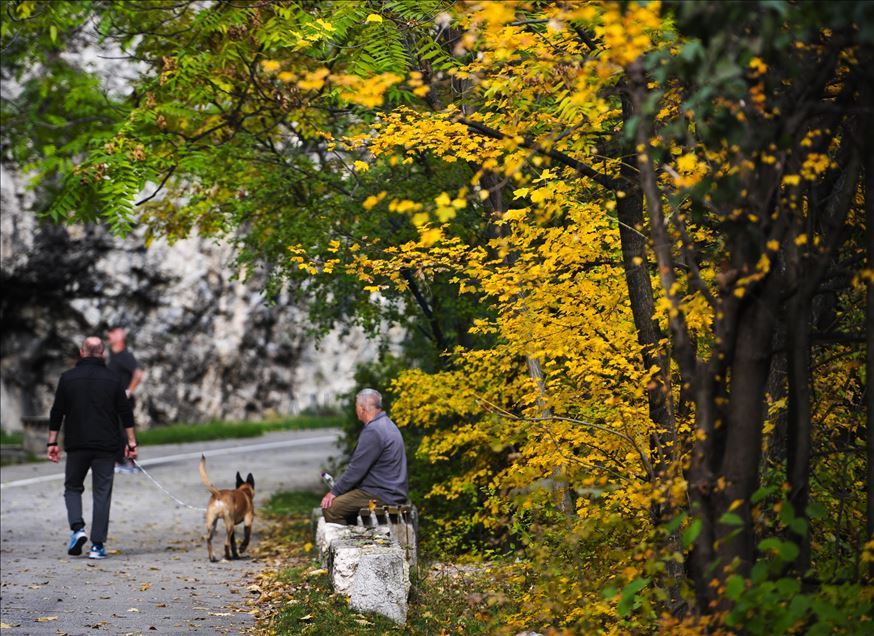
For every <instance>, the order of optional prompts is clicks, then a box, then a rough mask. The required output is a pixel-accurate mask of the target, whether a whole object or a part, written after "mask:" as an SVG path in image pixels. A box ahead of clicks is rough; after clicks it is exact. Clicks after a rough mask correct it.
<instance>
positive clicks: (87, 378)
mask: <svg viewBox="0 0 874 636" xmlns="http://www.w3.org/2000/svg"><path fill="white" fill-rule="evenodd" d="M79 357H80V360H79V362H77V363H76V366H75V368H73V369H70V370H69V371H66V372H64V373H63V374H62V375H61V379H60V380H59V381H58V389H57V391H56V392H55V402H54V404H52V410H51V415H50V418H51V420H50V423H49V441H48V445H47V447H48V458H49V459H50V460H51V461H53V462H55V463H57V461H58V460H59V459H60V456H61V451H60V449H59V448H58V431H60V429H61V425H63V426H64V450H66V451H67V465H66V467H65V481H64V502H65V503H66V504H67V518H68V519H69V521H70V529H71V530H72V531H73V534H72V535H71V536H70V542H69V544H68V545H67V554H71V555H79V554H82V545H83V544H84V543H85V542H86V541H87V540H88V536H87V535H86V534H85V522H84V521H83V519H82V493H83V492H84V491H85V486H84V483H85V476H86V475H87V474H88V470H89V469H90V470H91V488H92V499H93V509H94V510H93V516H92V519H91V544H92V545H91V551H90V552H89V553H88V556H89V558H92V559H103V558H105V557H106V548H105V547H104V545H103V544H104V542H105V541H106V534H107V532H108V531H109V506H110V503H111V500H112V480H113V476H114V472H113V467H114V465H115V456H116V453H117V450H118V425H119V421H121V423H122V425H123V426H124V428H125V431H126V433H127V446H126V448H125V456H126V457H129V458H131V459H136V457H137V440H136V436H135V435H134V416H133V411H131V407H130V402H129V401H128V399H127V397H126V396H125V388H127V387H125V386H123V384H122V381H121V378H120V377H119V375H118V374H117V373H115V372H113V371H110V370H109V369H107V368H106V364H105V362H104V360H103V342H102V341H101V340H100V338H97V337H94V336H91V337H88V338H85V341H84V342H83V343H82V348H81V349H79Z"/></svg>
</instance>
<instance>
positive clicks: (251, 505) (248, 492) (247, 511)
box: [200, 455, 255, 563]
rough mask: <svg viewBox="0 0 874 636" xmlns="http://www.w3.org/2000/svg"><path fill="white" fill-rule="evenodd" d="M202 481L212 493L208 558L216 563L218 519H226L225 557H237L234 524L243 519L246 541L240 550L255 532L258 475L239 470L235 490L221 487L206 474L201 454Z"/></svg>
mask: <svg viewBox="0 0 874 636" xmlns="http://www.w3.org/2000/svg"><path fill="white" fill-rule="evenodd" d="M200 481H202V482H203V485H204V486H206V489H207V490H209V492H211V493H212V497H210V498H209V503H208V504H207V506H206V547H207V549H208V550H209V560H210V561H212V562H213V563H215V562H216V561H218V559H216V558H215V555H214V554H213V551H212V535H213V533H215V527H216V524H217V523H218V520H219V519H223V520H224V522H225V530H227V536H226V537H225V558H226V559H228V560H230V559H238V558H240V556H239V554H238V553H237V544H236V541H234V528H235V527H236V525H237V524H238V523H243V524H244V526H243V542H242V543H241V544H240V553H242V552H245V551H246V548H247V547H248V546H249V538H250V537H251V536H252V522H253V521H254V520H255V501H254V500H255V479H254V477H252V473H249V474H248V475H247V476H246V481H243V478H242V477H240V473H239V472H238V473H237V487H236V488H235V489H234V490H219V489H218V488H216V487H215V486H213V485H212V483H210V481H209V477H207V475H206V457H204V456H203V455H201V456H200Z"/></svg>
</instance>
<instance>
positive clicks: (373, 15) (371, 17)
mask: <svg viewBox="0 0 874 636" xmlns="http://www.w3.org/2000/svg"><path fill="white" fill-rule="evenodd" d="M364 21H365V22H382V16H381V15H379V14H376V13H371V14H370V15H369V16H367V19H366V20H364Z"/></svg>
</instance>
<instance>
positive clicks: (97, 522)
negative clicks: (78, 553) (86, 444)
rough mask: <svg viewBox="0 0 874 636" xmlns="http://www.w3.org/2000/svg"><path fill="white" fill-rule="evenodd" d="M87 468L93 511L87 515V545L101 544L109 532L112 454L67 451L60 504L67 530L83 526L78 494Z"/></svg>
mask: <svg viewBox="0 0 874 636" xmlns="http://www.w3.org/2000/svg"><path fill="white" fill-rule="evenodd" d="M89 468H90V469H91V490H92V494H93V497H92V500H93V502H94V503H93V505H94V510H93V511H92V515H91V531H90V535H91V543H100V544H102V543H103V542H104V541H106V534H107V532H108V531H109V506H110V503H111V502H112V480H113V477H114V472H115V453H110V452H106V451H99V450H73V451H67V465H66V467H65V480H64V502H65V503H66V504H67V519H68V520H69V521H70V530H73V531H75V530H79V529H80V528H82V527H83V526H84V525H85V521H84V520H83V519H82V493H83V492H84V491H85V485H84V484H85V476H86V475H87V474H88V469H89Z"/></svg>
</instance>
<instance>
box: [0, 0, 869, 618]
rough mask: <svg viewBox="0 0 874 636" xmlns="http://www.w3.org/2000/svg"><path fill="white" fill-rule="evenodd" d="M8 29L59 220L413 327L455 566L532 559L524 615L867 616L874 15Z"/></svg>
mask: <svg viewBox="0 0 874 636" xmlns="http://www.w3.org/2000/svg"><path fill="white" fill-rule="evenodd" d="M4 11H5V12H6V15H5V16H4V21H3V27H2V46H3V50H4V52H5V53H4V56H3V62H2V72H3V78H4V81H6V82H9V83H12V82H14V83H15V88H16V90H15V91H14V94H10V95H5V96H4V100H3V109H2V118H3V133H2V150H3V159H4V161H7V162H14V163H15V164H17V165H18V166H19V167H20V168H21V169H22V170H26V171H29V172H31V173H32V174H33V175H34V180H33V186H34V188H36V189H37V190H38V192H39V193H40V194H41V199H40V200H41V201H42V206H43V207H42V209H41V213H42V214H44V215H45V216H46V217H47V218H50V219H52V220H53V221H55V222H67V223H70V222H100V223H105V224H107V225H108V226H109V227H111V228H112V229H113V230H114V231H116V232H119V233H125V232H129V231H130V230H131V229H133V228H135V227H143V228H145V230H146V233H147V236H148V237H149V238H154V237H164V238H167V239H169V240H173V239H176V238H180V237H183V236H187V235H189V234H190V233H192V232H198V233H200V234H204V235H210V236H215V237H217V238H224V239H228V240H232V241H234V242H235V244H236V245H237V247H238V254H239V266H240V267H241V269H242V271H243V272H244V273H248V274H250V275H251V274H252V273H253V272H255V271H256V270H261V271H263V272H264V273H265V275H266V280H267V284H268V285H269V286H270V287H271V288H272V289H278V288H280V287H286V288H288V289H290V290H292V291H294V292H295V293H296V294H297V295H298V297H300V298H305V299H307V303H308V306H309V307H310V310H311V314H312V317H313V323H314V328H315V329H316V330H318V329H321V328H325V327H327V326H330V325H333V324H336V323H358V324H362V325H364V326H366V327H376V326H377V325H379V324H381V323H382V322H383V321H389V322H393V323H398V324H401V325H404V326H406V327H407V328H408V330H409V333H410V337H409V339H408V343H407V347H406V351H405V360H404V361H403V362H402V363H395V364H394V365H393V366H391V373H390V374H389V375H391V378H387V379H386V380H385V381H386V382H389V381H390V382H391V384H390V387H386V388H389V390H390V392H391V394H392V396H393V398H394V401H393V405H392V412H393V415H394V417H395V418H396V419H397V420H398V421H399V423H400V424H402V425H403V426H405V427H406V431H405V434H406V435H408V438H409V439H410V440H411V443H412V446H414V447H415V453H416V457H417V458H418V459H419V460H420V461H421V462H422V467H421V470H420V472H418V473H417V474H414V475H412V479H413V481H414V485H415V486H416V489H417V490H418V492H419V493H420V494H421V495H422V496H424V497H425V502H424V503H423V507H424V508H425V509H426V511H427V512H426V515H427V514H430V517H431V522H432V523H433V525H432V534H433V536H434V537H435V540H434V541H433V544H432V545H433V546H434V548H435V549H442V550H446V551H466V552H474V553H476V554H479V555H481V556H492V555H498V556H501V555H507V554H510V553H516V554H522V555H524V559H520V561H519V563H518V564H517V565H515V566H513V568H511V570H512V573H511V576H512V577H515V578H514V580H515V581H517V582H518V585H519V590H520V593H519V595H518V598H516V599H512V600H511V601H510V600H507V599H504V600H503V601H502V600H501V599H495V602H496V612H497V613H498V614H499V615H500V619H499V620H500V622H501V624H503V625H505V626H509V628H510V629H515V628H522V627H529V626H530V627H536V628H538V629H548V628H550V627H552V628H555V629H561V628H568V629H572V630H601V631H605V632H617V633H623V632H627V631H629V630H631V631H641V632H649V631H659V630H661V631H666V630H671V631H676V632H678V633H679V632H681V631H682V630H686V631H687V632H689V633H699V632H704V631H708V630H709V631H717V632H718V631H720V630H728V631H731V630H744V631H746V632H749V633H775V632H779V633H783V632H790V631H799V630H811V631H813V632H814V633H816V632H821V633H830V632H832V631H837V632H842V633H853V632H856V630H861V631H865V630H867V629H870V628H871V624H872V610H871V601H872V595H871V588H870V587H865V586H864V583H865V581H868V582H870V578H869V577H870V573H871V569H870V568H871V563H872V560H874V541H872V533H874V487H872V484H874V472H872V471H874V396H872V391H871V389H870V386H869V383H868V378H870V375H871V373H874V358H872V350H874V344H872V339H874V325H872V321H874V304H872V303H874V290H872V286H874V264H872V261H874V254H872V251H874V230H872V223H874V206H872V199H871V196H870V192H871V189H872V187H874V186H872V175H874V147H872V144H871V135H870V129H871V124H872V123H874V122H872V88H871V87H872V86H874V76H872V73H874V70H872V69H874V65H872V62H874V59H872V44H874V5H872V4H870V3H866V2H846V3H824V2H806V3H795V2H788V1H787V2H784V1H779V0H778V1H761V2H747V3H722V2H695V3H691V2H661V3H660V2H615V3H614V2H577V1H564V2H563V1H556V2H535V1H519V2H488V1H472V2H448V1H441V0H381V1H377V0H367V1H365V0H361V1H357V2H351V1H350V2H341V1H336V2H330V1H326V2H308V1H303V0H301V1H275V2H266V1H263V2H262V1H251V0H249V1H242V0H240V1H237V0H223V1H220V2H213V3H204V2H198V1H193V0H192V1H181V0H174V1H169V0H166V1H164V0H154V1H148V2H137V3H128V2H108V1H97V0H94V1H90V2H86V1H83V2H61V1H57V2H39V1H15V2H7V3H5V4H4ZM88 51H101V52H102V55H105V56H110V57H116V58H124V59H125V60H127V64H126V65H125V66H124V68H126V69H127V71H126V72H128V73H130V77H129V78H127V80H126V82H125V84H124V89H123V90H119V89H118V88H117V87H115V88H114V89H112V88H111V87H108V86H107V85H106V82H105V81H103V80H101V77H100V74H99V72H98V71H97V70H89V69H88V68H86V67H85V66H84V65H83V64H81V63H79V62H77V61H76V60H77V59H80V60H81V59H82V57H83V56H86V55H87V52H88ZM75 52H78V53H79V54H80V55H79V58H75V57H74V56H72V55H71V53H75ZM385 375H386V374H383V375H382V376H381V377H384V378H385ZM425 464H427V465H429V466H430V467H431V468H430V469H426V468H424V465H425ZM426 518H427V516H426ZM436 537H440V539H439V540H436ZM861 631H860V632H859V633H861Z"/></svg>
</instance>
